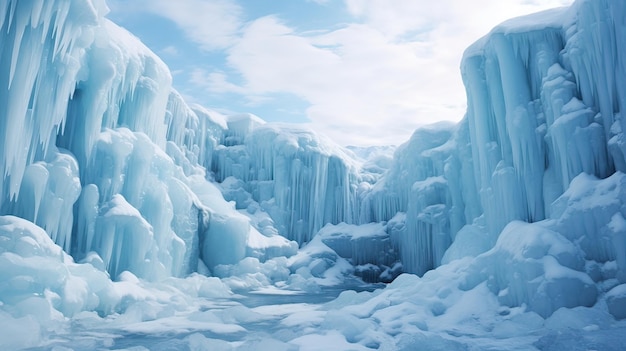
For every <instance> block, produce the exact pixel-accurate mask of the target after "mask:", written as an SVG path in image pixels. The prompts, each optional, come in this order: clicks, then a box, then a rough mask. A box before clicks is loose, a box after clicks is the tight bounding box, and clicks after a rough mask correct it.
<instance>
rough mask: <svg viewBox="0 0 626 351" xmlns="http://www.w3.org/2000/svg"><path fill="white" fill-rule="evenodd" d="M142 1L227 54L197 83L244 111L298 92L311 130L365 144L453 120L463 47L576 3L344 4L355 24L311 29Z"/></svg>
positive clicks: (422, 0) (461, 103)
mask: <svg viewBox="0 0 626 351" xmlns="http://www.w3.org/2000/svg"><path fill="white" fill-rule="evenodd" d="M142 1H143V2H144V3H145V6H146V8H148V9H149V10H150V11H152V12H154V13H156V14H159V15H161V16H163V17H166V18H169V19H171V20H172V21H174V22H175V23H177V25H178V26H179V27H180V28H182V29H183V30H184V32H185V33H186V35H187V36H188V37H189V38H190V39H191V40H193V41H194V42H195V43H197V44H198V45H200V46H201V47H202V48H203V49H205V50H225V53H226V54H227V56H228V58H227V60H228V65H229V67H228V68H227V69H222V68H219V67H217V69H216V68H206V67H205V68H199V69H196V70H194V71H192V74H191V79H190V84H191V85H193V86H194V87H197V88H200V89H202V90H203V91H204V92H205V93H210V94H223V93H228V94H238V95H240V96H242V97H243V100H244V101H246V102H247V104H248V105H254V104H260V103H264V102H267V99H268V98H269V96H271V95H272V94H274V93H291V94H294V95H296V96H298V97H299V98H301V99H303V100H305V101H306V102H308V103H309V104H310V107H309V108H308V109H307V111H306V113H307V117H308V118H309V119H310V120H311V121H312V122H311V124H312V127H313V128H314V129H316V130H319V131H321V132H323V133H325V134H327V135H329V136H330V137H332V138H333V139H335V140H337V141H338V142H339V143H342V144H361V145H366V144H399V143H401V142H403V141H405V140H407V139H408V137H409V136H410V134H411V133H412V132H413V130H414V129H415V128H416V127H418V126H420V125H424V124H427V123H431V122H434V121H438V120H459V119H460V118H461V117H462V116H463V114H464V110H465V92H464V89H463V86H462V83H461V77H460V72H459V64H460V60H461V56H462V53H463V50H464V49H465V48H466V47H467V46H468V45H470V44H471V43H472V42H473V41H475V40H476V39H478V38H479V37H480V36H482V35H484V34H486V33H487V32H488V31H489V30H490V29H491V28H493V27H494V26H495V25H497V24H498V23H500V22H502V21H504V20H506V19H508V18H511V17H515V16H518V15H522V14H526V13H531V12H536V11H539V10H543V9H546V8H550V7H556V6H561V5H567V4H569V3H571V1H572V0H542V1H538V0H473V1H471V2H470V1H464V0H440V1H435V2H433V1H426V0H411V1H388V0H345V4H346V8H347V10H348V12H349V14H350V15H352V16H353V19H354V20H353V23H347V24H342V25H341V27H339V29H337V28H338V27H334V28H335V29H333V30H328V29H325V28H319V30H310V29H311V28H309V31H307V32H298V31H296V30H295V29H293V28H291V27H289V26H287V25H285V24H284V23H283V22H281V20H280V19H279V18H278V17H276V16H265V17H261V18H257V19H255V20H253V21H250V22H248V23H244V22H243V20H242V13H243V10H242V8H241V7H240V6H239V5H238V4H237V3H236V2H235V0H211V1H206V0H205V1H203V0H179V1H171V0H142ZM307 1H316V2H318V3H325V2H327V0H307ZM231 71H233V72H235V74H237V78H238V79H237V81H238V82H239V81H240V82H241V83H237V84H236V83H234V80H233V78H232V77H230V76H229V75H228V74H227V73H226V72H231ZM216 107H220V106H216ZM279 108H280V107H277V109H279ZM261 117H263V116H261Z"/></svg>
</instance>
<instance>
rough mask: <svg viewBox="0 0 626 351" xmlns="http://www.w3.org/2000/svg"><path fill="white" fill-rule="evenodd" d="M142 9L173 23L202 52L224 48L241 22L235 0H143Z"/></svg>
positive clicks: (231, 41) (233, 36) (239, 11)
mask: <svg viewBox="0 0 626 351" xmlns="http://www.w3.org/2000/svg"><path fill="white" fill-rule="evenodd" d="M142 3H143V4H144V6H145V9H146V10H148V11H151V12H153V13H155V14H157V15H159V16H162V17H165V18H168V19H170V20H172V21H173V22H174V23H176V24H177V25H178V26H179V27H180V28H181V29H182V30H183V31H184V32H185V34H186V35H187V37H188V38H189V39H190V40H192V41H193V42H195V43H196V44H198V45H200V47H201V48H203V49H205V50H209V51H211V50H219V49H225V48H227V47H229V46H231V45H232V44H233V42H235V41H236V39H237V32H238V31H239V29H240V28H241V26H242V24H243V22H242V19H241V13H242V9H241V7H240V6H239V5H238V4H237V2H236V1H235V0H210V1H207V0H177V1H172V0H142Z"/></svg>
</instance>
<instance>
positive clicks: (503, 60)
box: [0, 0, 626, 316]
mask: <svg viewBox="0 0 626 351" xmlns="http://www.w3.org/2000/svg"><path fill="white" fill-rule="evenodd" d="M106 11H107V10H106V5H105V3H104V1H100V0H76V1H69V0H50V1H33V2H30V1H17V0H16V1H12V0H8V1H4V2H2V3H1V4H0V42H1V43H2V46H1V47H0V87H2V89H4V90H3V92H2V93H1V94H0V133H1V134H0V139H1V142H0V167H1V169H2V177H3V179H2V193H1V194H0V213H1V214H2V215H5V216H6V217H3V218H2V221H1V222H2V223H0V224H1V227H2V228H0V229H2V231H1V233H0V234H2V238H5V239H6V240H5V239H3V241H1V243H2V245H0V249H1V251H0V255H1V256H0V258H1V260H0V267H2V270H1V271H2V273H3V274H7V272H9V271H11V270H14V271H19V272H22V273H23V274H22V275H20V276H28V275H29V274H30V275H35V273H33V272H34V271H36V269H34V268H33V267H34V266H33V263H32V262H31V261H29V260H26V259H24V260H18V259H17V258H16V257H17V256H19V257H22V258H24V257H29V258H30V257H31V256H37V255H40V256H41V257H42V262H48V263H50V264H51V265H53V266H54V267H65V266H67V267H70V268H68V271H67V272H66V273H64V275H63V278H62V279H65V280H63V281H64V282H65V283H61V282H59V281H54V282H49V283H46V282H44V283H42V284H34V283H32V282H30V281H29V282H27V283H24V282H23V281H22V280H21V279H22V278H19V279H17V278H16V279H17V281H16V282H15V284H17V286H19V287H20V289H23V290H20V291H17V292H16V290H12V288H11V286H10V285H6V284H5V285H2V286H0V299H2V300H1V301H3V304H10V303H11V304H19V303H20V301H23V297H24V296H26V295H28V293H33V294H36V295H37V296H43V295H45V294H47V293H49V291H52V293H54V294H58V295H63V297H64V298H62V299H60V300H61V302H59V303H58V305H57V307H58V309H59V310H62V311H63V313H65V314H71V313H74V312H76V311H79V310H81V309H94V308H98V310H99V311H100V312H102V313H106V312H108V311H111V310H113V308H112V307H111V306H104V305H103V303H102V301H105V300H106V296H110V291H111V289H113V290H114V288H112V287H114V286H115V285H112V284H113V283H112V282H111V281H109V280H107V281H106V283H102V285H101V286H99V287H98V289H96V290H95V291H92V290H89V288H87V287H86V285H85V284H87V283H85V284H83V285H85V286H83V285H81V283H77V281H80V279H79V278H76V277H89V279H87V278H85V280H84V282H89V284H88V285H90V286H96V285H97V284H95V283H93V282H92V280H93V279H96V280H98V279H100V278H102V279H101V280H102V281H104V280H106V279H108V278H107V277H109V276H110V277H111V278H113V279H114V280H115V279H118V280H120V281H124V280H125V279H126V280H127V279H131V280H132V277H130V278H129V273H128V272H131V273H132V274H134V275H136V276H138V277H140V278H144V279H146V280H150V281H159V280H163V279H166V278H168V277H181V276H187V275H189V274H191V273H194V272H201V273H204V274H209V273H214V274H216V275H221V276H223V277H224V278H226V277H227V276H228V275H229V272H233V271H236V270H238V269H239V270H245V269H247V268H246V267H248V266H246V264H250V265H249V266H253V267H261V265H262V264H265V266H262V267H264V268H263V269H267V270H268V271H271V272H273V273H268V274H267V275H268V276H269V275H270V274H275V275H276V277H279V278H280V279H287V278H285V277H286V276H288V275H289V273H294V272H289V270H288V269H287V272H286V273H285V269H286V268H285V267H286V266H288V265H289V267H290V268H292V270H293V271H296V270H298V271H299V272H300V273H299V274H300V276H299V277H300V278H301V277H304V276H307V277H309V276H316V277H317V278H320V279H321V277H322V276H323V272H324V271H325V270H326V269H328V268H329V265H332V264H336V263H337V262H343V261H341V259H340V258H338V257H337V254H338V253H343V255H344V256H346V257H344V258H349V259H352V260H353V263H354V264H358V265H361V266H366V265H367V264H368V263H371V262H372V261H373V263H376V264H380V265H381V266H386V267H387V268H389V269H388V270H387V271H386V272H387V273H386V274H391V273H389V272H390V271H392V270H393V269H392V267H391V266H392V265H393V264H394V260H396V259H399V260H400V261H401V262H402V265H403V269H404V271H406V272H411V273H417V274H418V275H423V274H424V273H426V272H428V271H430V270H432V269H435V268H437V267H439V266H441V265H442V264H446V263H450V264H451V266H449V267H444V268H442V269H440V270H436V271H434V272H432V273H431V274H438V273H436V272H446V270H450V269H452V268H450V267H453V268H454V269H458V270H457V271H455V272H454V277H457V276H458V277H459V278H458V281H459V282H461V283H459V286H460V287H459V289H461V290H463V291H467V290H471V289H474V288H475V287H477V286H482V285H481V284H484V285H486V289H488V290H489V291H490V292H491V293H493V295H494V296H496V297H497V299H498V302H499V303H501V304H503V305H507V306H528V308H529V309H530V310H532V311H535V312H536V313H538V314H540V315H541V316H549V315H550V314H551V313H553V312H554V311H556V310H557V309H558V308H560V307H563V306H565V307H574V306H579V305H583V306H591V305H593V304H594V303H595V302H596V301H597V299H598V297H599V296H605V294H606V296H609V297H612V298H613V300H611V301H622V300H620V299H622V298H623V294H622V293H621V291H623V290H624V285H620V284H624V283H626V219H625V217H626V204H625V203H624V199H626V194H625V193H624V192H625V191H626V185H625V182H626V176H625V175H624V173H623V172H626V158H625V155H626V141H624V134H623V130H624V128H626V121H625V120H624V117H623V115H622V111H624V109H625V108H626V57H625V55H626V51H625V50H626V49H625V48H626V46H625V44H626V37H625V35H626V34H625V33H626V22H625V20H624V18H626V5H625V4H622V3H621V2H619V1H610V0H579V1H578V2H576V3H575V4H574V5H573V6H572V7H571V8H568V9H557V10H553V11H549V12H545V13H541V14H537V15H534V16H531V17H527V18H522V19H515V20H511V21H509V22H506V23H504V24H502V25H500V26H498V27H497V28H495V29H494V30H493V31H492V32H491V33H489V34H488V35H487V36H485V37H484V38H483V39H481V40H479V41H478V42H477V43H475V44H474V45H473V46H471V47H470V48H468V49H467V51H466V52H465V56H464V58H463V62H462V65H461V70H462V75H463V79H464V82H465V85H466V88H467V98H468V110H467V114H466V116H465V118H464V119H463V121H462V122H460V123H459V124H458V125H451V124H446V123H441V124H436V125H432V126H427V127H424V128H421V129H419V130H417V131H416V132H415V133H414V135H413V137H412V138H411V139H410V140H409V141H408V142H407V143H405V144H404V145H402V146H400V147H398V149H397V150H396V151H395V154H394V158H393V160H392V161H391V162H389V159H387V158H385V157H380V158H378V159H370V160H369V161H367V162H366V161H363V160H362V159H360V158H359V157H357V156H356V155H355V153H353V152H352V151H349V150H346V149H343V148H341V147H339V146H336V145H334V144H333V143H332V142H330V141H328V140H326V139H325V138H324V137H322V136H319V135H317V134H316V133H314V132H312V131H310V130H307V129H305V128H300V127H295V126H286V125H276V124H266V123H264V122H263V121H262V120H260V119H259V118H258V117H256V116H253V115H249V114H244V115H238V116H230V117H229V118H226V117H225V116H222V115H220V114H219V113H216V112H215V111H212V110H208V109H205V108H203V107H201V106H195V105H194V106H189V105H188V104H187V103H186V102H185V101H184V100H183V98H182V97H181V96H180V95H179V94H178V93H177V92H176V91H175V90H173V89H172V86H171V76H170V73H169V70H168V68H167V67H166V66H165V64H164V63H163V62H162V61H161V60H160V59H159V58H158V57H157V56H156V55H154V54H153V53H152V52H150V50H148V49H147V48H146V47H145V46H144V45H143V44H141V43H140V42H139V41H138V40H137V39H136V38H135V37H133V36H132V35H130V34H129V33H128V32H126V31H125V30H124V29H122V28H120V27H118V26H116V25H115V24H113V23H112V22H110V21H109V20H107V19H106V18H105V17H104V16H105V14H106ZM416 118H418V117H416ZM386 168H389V169H388V170H385V169H386ZM13 216H15V217H13ZM17 217H20V218H22V219H18V218H17ZM28 222H32V223H34V224H36V225H37V226H39V227H41V228H43V230H45V233H47V236H48V237H49V238H50V239H51V240H52V241H53V242H54V244H56V245H58V246H59V247H60V248H62V250H61V249H59V248H58V247H57V246H54V244H52V242H49V240H47V239H45V238H43V237H42V235H43V232H42V231H41V230H40V229H38V228H37V229H33V228H26V227H27V224H25V223H28ZM372 222H376V223H379V224H371V223H372ZM329 223H330V224H331V225H330V226H328V224H329ZM332 225H336V226H335V227H333V226H332ZM359 225H360V227H359ZM320 230H321V232H320ZM318 232H320V237H319V238H317V239H316V234H317V233H318ZM364 233H365V234H364ZM348 234H350V235H348ZM366 234H367V235H366ZM364 240H370V242H369V244H370V245H369V246H368V245H366V244H364ZM320 241H322V242H324V241H325V243H321V244H320ZM311 242H314V243H316V245H318V246H315V248H316V249H315V250H317V251H315V250H313V249H312V248H308V249H307V248H306V247H305V248H304V251H300V252H299V253H298V255H296V251H297V248H298V245H300V246H302V245H304V244H306V243H311ZM327 244H328V246H332V247H333V248H334V249H335V250H334V251H336V252H334V253H332V252H331V251H333V250H331V249H330V248H329V247H328V246H325V245H327ZM350 245H353V246H350ZM354 245H356V246H354ZM363 247H367V249H359V248H363ZM372 247H373V248H372ZM307 250H308V251H307ZM369 250H371V251H369ZM396 252H397V253H396ZM305 253H311V255H312V256H314V255H317V256H315V260H309V261H307V260H304V259H302V256H303V255H305ZM305 256H306V255H305ZM395 256H397V257H395ZM274 257H283V260H282V261H271V262H266V261H268V260H269V259H271V258H274ZM286 257H291V258H290V260H291V261H287V258H286ZM376 257H378V258H376ZM468 257H470V258H471V259H468ZM459 259H460V260H465V261H463V262H465V263H467V265H466V267H465V268H463V269H464V270H463V271H460V270H461V268H458V267H459V266H458V264H459V263H458V262H459V261H456V260H459ZM242 260H243V261H242ZM255 260H256V261H255ZM72 261H76V262H81V263H90V265H80V264H75V263H73V262H72ZM453 261H454V262H456V263H454V264H453V263H452V262H453ZM241 262H243V263H242V264H240V265H239V266H237V264H239V263H241ZM302 262H304V263H302ZM280 264H282V265H283V266H281V267H282V268H280V267H278V266H276V265H280ZM224 265H226V266H224ZM337 265H338V266H339V264H338V263H337ZM305 266H306V267H305ZM81 267H83V268H81ZM84 267H88V268H84ZM303 267H305V268H303ZM320 267H323V269H321V268H320ZM301 268H302V270H300V269H301ZM383 268H385V267H383ZM59 269H61V268H59ZM255 269H256V268H255ZM94 270H95V271H94ZM252 270H254V269H252ZM396 270H397V267H396ZM373 271H376V270H373ZM94 272H96V273H94ZM98 272H99V273H98ZM277 272H278V273H277ZM302 272H304V273H302ZM376 272H378V273H381V272H380V271H376ZM396 273H397V272H396ZM442 274H443V273H442ZM430 277H431V278H432V275H431V276H430ZM13 278H15V277H12V278H8V279H9V281H11V279H13ZM279 278H276V279H279ZM431 278H428V279H431ZM81 279H82V278H81ZM90 279H91V280H90ZM268 279H269V278H268ZM272 279H274V278H272ZM292 279H296V278H292ZM455 279H456V278H455ZM27 280H28V279H27ZM270 280H271V279H270ZM435 280H436V279H435ZM70 282H71V284H70ZM18 283H19V284H18ZM31 283H32V284H31ZM77 286H79V287H82V288H80V289H82V290H81V291H82V292H84V296H83V295H81V296H78V297H75V298H72V295H71V294H70V295H65V294H66V292H67V291H70V290H72V289H74V288H76V287H77ZM616 286H617V287H616ZM611 289H613V290H611ZM620 289H621V290H620ZM18 290H19V289H18ZM107 294H108V295H107ZM99 301H100V302H99ZM614 305H615V306H617V307H614V308H613V307H612V308H613V310H612V311H613V312H614V314H620V313H623V311H622V310H620V307H619V306H620V305H619V303H616V304H614ZM59 306H61V307H59ZM97 306H99V307H97ZM620 311H621V312H620Z"/></svg>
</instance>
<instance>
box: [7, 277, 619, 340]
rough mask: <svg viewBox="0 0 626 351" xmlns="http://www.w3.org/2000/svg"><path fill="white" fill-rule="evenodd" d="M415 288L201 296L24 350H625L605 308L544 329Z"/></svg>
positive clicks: (77, 327) (78, 328) (64, 331)
mask: <svg viewBox="0 0 626 351" xmlns="http://www.w3.org/2000/svg"><path fill="white" fill-rule="evenodd" d="M409 285H412V286H414V288H413V289H411V288H410V287H409ZM417 286H419V282H418V279H417V278H416V277H414V276H401V277H400V278H399V281H397V282H395V283H393V284H392V285H391V286H389V287H388V288H387V289H384V290H374V291H370V290H372V289H373V288H375V287H374V286H361V287H359V290H364V291H362V292H360V293H357V292H355V291H343V292H341V291H342V290H343V289H344V288H350V287H334V288H324V289H322V290H321V291H319V292H317V293H297V292H286V291H280V290H274V289H264V290H262V291H261V292H254V291H253V292H247V293H243V294H236V295H232V296H230V297H225V298H211V299H206V298H204V299H203V298H196V299H193V300H191V301H187V303H186V306H185V308H184V309H182V310H181V309H180V305H177V303H176V302H175V301H170V302H169V303H167V302H160V303H158V304H157V303H154V302H152V303H146V302H144V303H138V304H136V305H134V306H133V305H131V306H129V309H128V310H127V312H125V313H123V314H115V315H111V316H108V317H105V318H101V317H98V316H97V315H96V314H95V313H87V312H85V313H81V314H79V315H77V316H75V317H74V318H72V319H71V320H67V321H65V322H61V323H57V324H56V325H55V326H54V331H53V332H52V333H51V334H50V335H49V336H48V337H47V338H46V339H45V340H42V345H43V346H38V347H34V348H26V349H27V350H42V351H43V350H59V351H61V350H153V351H155V350H377V349H378V350H622V347H623V345H624V344H625V343H626V323H624V322H619V323H616V322H609V320H610V318H607V313H606V312H605V311H602V309H601V308H576V309H573V310H567V309H563V310H559V311H557V312H556V313H555V314H554V315H553V316H552V317H551V318H548V319H547V320H545V321H544V320H543V319H542V318H541V317H539V316H538V315H536V314H533V313H523V312H522V311H521V309H506V308H502V307H498V306H497V304H496V303H495V302H489V301H487V303H486V304H485V301H484V299H485V298H487V299H488V295H489V293H488V292H486V291H484V287H478V288H476V289H475V291H473V292H471V293H468V294H466V296H465V297H463V299H462V300H461V301H458V302H457V303H456V304H455V305H454V306H446V305H445V302H444V301H437V300H438V299H436V298H433V297H429V298H427V299H422V298H419V297H415V298H411V297H410V296H409V295H411V294H413V293H420V291H419V290H420V289H419V288H417ZM351 287H352V288H354V286H351ZM340 292H341V293H340ZM337 295H339V297H338V298H336V297H337ZM424 300H429V301H424ZM444 300H445V299H444ZM179 302H180V301H179ZM188 302H191V303H188ZM424 303H425V304H424ZM448 307H450V308H448ZM446 309H448V310H447V311H446ZM492 309H498V313H497V314H495V315H494V314H493V312H494V311H493V310H492ZM23 336H24V337H26V335H23ZM5 346H6V345H5Z"/></svg>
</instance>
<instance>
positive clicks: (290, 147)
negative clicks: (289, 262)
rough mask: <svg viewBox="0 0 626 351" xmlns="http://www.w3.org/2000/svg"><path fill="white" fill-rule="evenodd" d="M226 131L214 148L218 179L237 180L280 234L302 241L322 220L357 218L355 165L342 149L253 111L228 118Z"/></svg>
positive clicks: (307, 131) (306, 238)
mask: <svg viewBox="0 0 626 351" xmlns="http://www.w3.org/2000/svg"><path fill="white" fill-rule="evenodd" d="M227 133H228V136H227V141H228V142H227V143H226V145H227V146H221V147H220V148H218V150H217V151H216V161H215V164H214V171H215V174H216V178H217V180H218V181H223V180H225V179H226V178H228V177H234V178H235V179H237V180H240V181H242V182H243V183H242V185H243V187H244V188H245V189H243V190H245V191H246V192H247V193H249V194H251V198H252V199H253V200H254V201H255V202H256V203H258V205H260V207H261V208H262V209H263V210H265V211H266V212H267V213H269V214H270V216H271V217H272V219H273V220H274V223H275V225H276V228H277V229H278V231H279V232H280V233H281V234H282V235H283V236H285V237H287V238H288V239H290V240H295V241H297V242H298V243H300V244H302V243H306V242H308V241H310V240H311V238H312V237H313V235H315V233H316V232H317V231H318V230H319V229H321V228H322V227H323V226H324V225H325V224H327V223H333V224H337V223H340V222H346V223H354V222H355V221H356V220H357V213H358V212H357V211H358V205H357V186H358V184H359V176H358V174H357V165H356V163H355V162H354V161H353V159H352V158H351V157H350V156H349V155H347V154H346V153H345V151H344V150H343V149H342V148H340V147H338V146H337V145H335V144H334V143H332V142H331V141H330V140H327V139H325V138H324V137H322V136H319V135H317V134H316V133H314V132H313V131H310V130H308V129H306V128H299V127H296V126H287V125H277V124H267V125H264V124H262V123H260V122H259V120H258V117H256V116H252V115H242V116H237V117H236V118H235V119H234V120H232V121H229V130H228V132H227ZM238 205H239V206H243V207H244V208H245V207H247V206H249V202H245V201H239V202H238ZM254 206H256V205H254ZM251 211H252V209H251Z"/></svg>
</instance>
